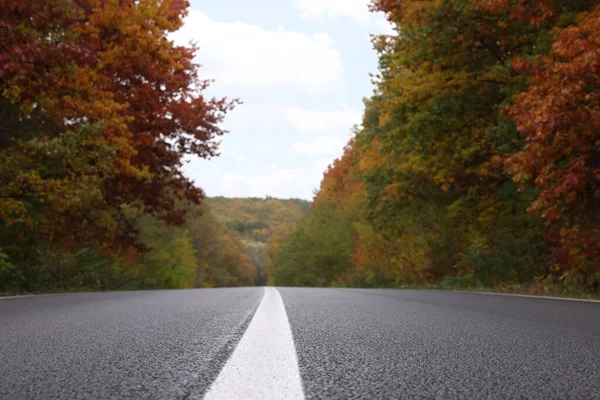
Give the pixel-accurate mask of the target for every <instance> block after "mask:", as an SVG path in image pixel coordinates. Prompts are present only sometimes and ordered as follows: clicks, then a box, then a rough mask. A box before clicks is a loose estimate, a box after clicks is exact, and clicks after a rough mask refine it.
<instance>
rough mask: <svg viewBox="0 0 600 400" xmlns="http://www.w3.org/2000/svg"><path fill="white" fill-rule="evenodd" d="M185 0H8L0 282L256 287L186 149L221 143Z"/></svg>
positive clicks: (216, 102)
mask: <svg viewBox="0 0 600 400" xmlns="http://www.w3.org/2000/svg"><path fill="white" fill-rule="evenodd" d="M187 7H188V3H187V2H186V1H175V0H174V1H161V0H145V1H105V0H53V1H45V0H31V1H22V0H0V9H2V12H3V17H2V21H0V37H1V38H2V41H1V43H2V44H1V45H0V114H1V120H2V123H1V128H0V292H6V293H38V292H56V291H73V290H116V289H150V288H188V287H208V286H237V285H252V284H253V283H254V281H255V270H254V267H253V266H252V264H251V263H250V261H249V259H248V257H247V255H246V252H245V250H244V246H243V244H242V242H241V240H240V239H239V238H237V237H236V236H235V235H233V234H231V232H229V231H228V230H227V228H225V227H224V226H223V225H221V224H220V223H219V222H218V221H217V220H216V218H215V217H214V215H213V214H212V212H211V211H210V208H209V207H208V206H207V205H206V204H203V203H202V201H203V198H204V193H203V192H202V190H201V189H199V188H197V187H195V186H194V185H193V184H192V182H190V181H189V180H188V179H187V178H186V177H185V176H183V174H182V172H181V166H182V163H183V158H184V157H186V156H190V155H194V156H197V157H200V158H206V159H208V158H211V157H213V156H215V155H216V154H217V150H218V146H217V144H218V142H217V140H218V138H219V137H220V136H221V135H223V134H224V133H226V132H225V131H223V130H222V129H221V128H220V124H221V122H222V121H223V118H224V117H225V115H226V113H227V112H228V111H229V110H231V109H232V108H233V107H234V106H235V105H236V103H237V101H235V100H228V99H224V98H223V99H221V98H207V97H205V96H204V95H203V93H204V91H205V89H206V88H207V86H208V82H207V81H203V80H202V79H201V74H200V69H199V65H197V64H196V63H195V62H194V61H193V59H194V57H195V56H196V50H197V49H196V48H195V47H192V46H188V47H182V46H176V45H175V44H173V43H172V42H171V41H169V40H168V39H167V37H168V35H169V34H170V33H171V32H174V31H176V30H177V29H179V28H180V27H181V25H182V21H183V18H184V16H185V15H186V13H187Z"/></svg>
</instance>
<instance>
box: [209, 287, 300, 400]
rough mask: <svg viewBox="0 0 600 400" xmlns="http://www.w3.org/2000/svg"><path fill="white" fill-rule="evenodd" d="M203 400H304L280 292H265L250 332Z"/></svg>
mask: <svg viewBox="0 0 600 400" xmlns="http://www.w3.org/2000/svg"><path fill="white" fill-rule="evenodd" d="M204 398H205V399H208V400H212V399H219V400H221V399H304V392H303V390H302V380H301V378H300V370H299V368H298V358H297V356H296V348H295V346H294V339H293V337H292V331H291V329H290V324H289V321H288V317H287V313H286V312H285V306H284V305H283V300H282V299H281V295H280V294H279V291H278V290H277V289H275V288H273V287H266V288H265V289H264V294H263V298H262V301H261V302H260V305H259V306H258V309H257V310H256V313H255V314H254V317H253V318H252V321H250V325H248V329H247V330H246V332H245V333H244V336H242V339H241V340H240V342H239V343H238V345H237V347H236V349H235V350H234V352H233V354H232V355H231V357H230V358H229V360H228V361H227V363H226V364H225V366H224V367H223V370H222V371H221V373H220V374H219V376H218V377H217V379H216V380H215V381H214V382H213V384H212V386H211V387H210V389H209V391H208V393H207V394H206V396H205V397H204Z"/></svg>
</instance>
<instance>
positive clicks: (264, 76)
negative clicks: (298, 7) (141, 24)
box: [170, 10, 342, 91]
mask: <svg viewBox="0 0 600 400" xmlns="http://www.w3.org/2000/svg"><path fill="white" fill-rule="evenodd" d="M170 38H171V39H172V40H174V41H175V43H177V44H180V45H186V44H188V43H189V41H190V40H192V41H194V42H197V43H198V45H199V47H200V51H199V53H198V55H199V61H200V63H201V64H203V68H204V74H208V75H209V77H210V78H215V79H217V81H218V82H220V83H228V84H235V85H241V86H246V87H264V86H274V85H292V86H298V87H301V88H308V89H311V90H314V91H322V90H326V89H327V88H329V87H331V86H332V85H334V84H335V83H337V82H339V80H340V77H341V73H342V57H341V54H340V52H339V51H338V50H337V49H335V48H334V47H333V45H332V41H331V37H330V36H329V34H327V33H317V34H315V35H308V34H303V33H299V32H291V31H286V30H285V29H283V28H281V27H278V28H277V29H276V30H274V31H269V30H265V29H263V28H261V27H259V26H256V25H251V24H247V23H244V22H232V23H225V22H218V21H213V20H211V19H209V18H208V17H207V16H206V15H205V14H204V13H202V12H201V11H198V10H191V11H190V13H189V15H188V17H187V18H186V21H185V24H184V25H183V27H182V28H181V29H180V30H179V31H177V32H175V33H173V34H172V35H171V37H170Z"/></svg>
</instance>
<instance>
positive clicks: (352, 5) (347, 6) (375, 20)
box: [293, 0, 394, 35]
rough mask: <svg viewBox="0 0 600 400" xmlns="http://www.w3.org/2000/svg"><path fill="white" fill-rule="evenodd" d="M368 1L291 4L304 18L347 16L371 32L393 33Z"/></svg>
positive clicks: (302, 0) (316, 0)
mask: <svg viewBox="0 0 600 400" xmlns="http://www.w3.org/2000/svg"><path fill="white" fill-rule="evenodd" d="M369 3H370V0H294V3H293V6H294V8H295V9H296V10H298V12H299V13H300V16H301V17H302V18H304V19H317V20H322V19H324V18H336V17H349V18H352V19H353V20H355V21H356V22H358V23H359V24H360V25H363V26H366V27H368V28H369V30H370V31H371V33H374V34H384V35H391V34H393V33H394V31H393V29H392V25H391V24H390V23H389V22H388V21H387V20H386V19H385V17H384V15H383V13H380V12H377V13H374V12H371V11H369Z"/></svg>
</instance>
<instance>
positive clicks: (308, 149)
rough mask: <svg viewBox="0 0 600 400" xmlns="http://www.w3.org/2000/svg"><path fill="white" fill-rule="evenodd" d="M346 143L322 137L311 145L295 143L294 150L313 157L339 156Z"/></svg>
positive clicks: (329, 137)
mask: <svg viewBox="0 0 600 400" xmlns="http://www.w3.org/2000/svg"><path fill="white" fill-rule="evenodd" d="M344 145H345V143H344V142H343V141H341V140H339V139H336V138H334V137H331V136H321V137H320V138H317V139H315V140H313V141H312V142H311V143H302V142H300V143H294V145H293V146H292V149H293V150H294V151H295V152H296V153H298V154H307V155H311V156H327V155H335V156H338V155H339V154H341V153H342V149H343V148H344Z"/></svg>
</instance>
